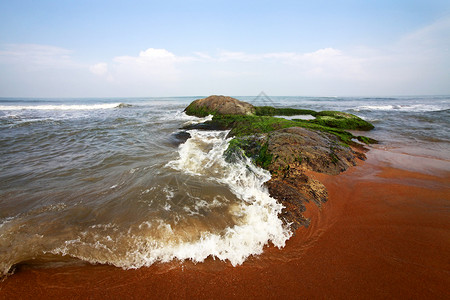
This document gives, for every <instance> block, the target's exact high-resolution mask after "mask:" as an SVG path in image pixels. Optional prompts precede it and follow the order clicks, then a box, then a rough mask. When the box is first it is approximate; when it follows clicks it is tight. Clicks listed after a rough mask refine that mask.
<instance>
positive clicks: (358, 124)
mask: <svg viewBox="0 0 450 300" xmlns="http://www.w3.org/2000/svg"><path fill="white" fill-rule="evenodd" d="M315 117H316V118H315V119H314V120H312V121H311V122H312V123H316V124H319V125H322V126H328V127H332V128H341V129H350V130H372V129H373V128H374V126H373V125H372V124H370V123H369V122H367V121H365V120H363V119H361V118H360V117H358V116H355V115H352V114H349V113H344V112H340V111H321V112H318V113H316V114H315Z"/></svg>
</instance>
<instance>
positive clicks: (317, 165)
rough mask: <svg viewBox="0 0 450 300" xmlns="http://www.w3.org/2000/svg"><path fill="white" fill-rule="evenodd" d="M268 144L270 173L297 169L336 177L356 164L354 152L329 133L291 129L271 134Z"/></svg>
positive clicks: (298, 128)
mask: <svg viewBox="0 0 450 300" xmlns="http://www.w3.org/2000/svg"><path fill="white" fill-rule="evenodd" d="M267 142H268V150H269V152H270V153H271V154H272V155H273V161H272V163H271V164H270V166H269V168H268V169H269V171H271V172H277V171H279V170H284V169H286V168H292V167H295V168H297V169H306V170H311V171H315V172H320V173H326V174H332V175H337V174H339V173H340V172H343V171H345V170H347V169H348V168H349V167H351V166H354V165H356V160H355V152H354V151H353V150H352V149H351V148H350V147H348V146H344V145H341V143H340V141H339V139H338V138H337V137H336V136H334V135H332V134H329V133H326V132H320V131H312V130H308V129H306V128H301V127H290V128H285V129H281V130H277V131H274V132H271V133H270V134H269V135H268V141H267Z"/></svg>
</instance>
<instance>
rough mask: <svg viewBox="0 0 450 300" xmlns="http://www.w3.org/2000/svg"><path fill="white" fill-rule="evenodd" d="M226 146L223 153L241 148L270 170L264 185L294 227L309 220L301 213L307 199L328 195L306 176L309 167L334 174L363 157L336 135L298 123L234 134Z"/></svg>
mask: <svg viewBox="0 0 450 300" xmlns="http://www.w3.org/2000/svg"><path fill="white" fill-rule="evenodd" d="M233 147H234V150H233ZM229 149H230V151H229V152H228V153H225V154H226V157H230V158H233V155H232V154H233V153H236V152H237V151H238V149H243V151H244V153H245V155H247V156H249V157H251V158H252V159H253V161H254V162H255V163H256V164H258V165H259V166H260V167H263V168H265V169H267V170H269V171H270V173H271V174H272V178H271V179H270V180H269V181H268V182H267V183H266V186H267V188H268V190H269V193H270V195H271V196H272V197H274V198H275V199H277V200H278V201H279V202H280V203H281V204H283V206H284V209H283V211H282V214H281V215H280V217H281V218H282V219H283V221H284V222H285V223H286V224H290V226H291V228H292V229H294V230H295V229H297V228H298V227H300V226H307V225H308V224H309V220H307V219H306V218H305V217H304V216H303V215H302V213H303V212H304V211H305V209H306V206H305V205H306V203H309V202H313V203H315V204H316V205H317V206H321V204H322V203H324V202H326V201H327V199H328V193H327V190H326V188H325V186H324V185H323V184H322V183H321V182H319V181H318V180H316V179H314V178H312V177H311V176H308V175H307V174H308V173H311V172H309V171H313V172H317V173H325V174H330V175H337V174H339V173H341V172H343V171H345V170H347V169H348V168H349V167H351V166H354V165H355V164H356V159H357V158H360V159H365V155H364V153H361V152H357V151H355V150H353V149H351V148H350V147H348V146H345V145H341V143H340V140H339V139H338V138H337V137H336V136H334V135H332V134H329V133H326V132H320V131H313V130H308V129H305V128H301V127H290V128H284V129H279V130H276V131H272V132H270V133H267V134H259V135H254V136H247V137H242V138H237V139H235V140H234V141H232V142H231V143H230V147H229ZM230 152H231V153H230Z"/></svg>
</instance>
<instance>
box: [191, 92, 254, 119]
mask: <svg viewBox="0 0 450 300" xmlns="http://www.w3.org/2000/svg"><path fill="white" fill-rule="evenodd" d="M185 112H186V114H188V115H192V116H197V117H204V116H207V115H209V114H220V115H252V114H254V113H255V107H254V106H253V105H251V104H250V103H247V102H243V101H239V100H238V99H235V98H232V97H227V96H216V95H213V96H209V97H206V98H203V99H197V100H195V101H193V102H192V103H191V104H190V105H189V106H188V107H187V108H186V109H185Z"/></svg>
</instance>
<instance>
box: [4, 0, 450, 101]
mask: <svg viewBox="0 0 450 300" xmlns="http://www.w3.org/2000/svg"><path fill="white" fill-rule="evenodd" d="M261 91H264V92H265V93H266V94H268V95H273V96H386V95H391V96H393V95H448V94H450V1H448V0H445V1H444V0H423V1H422V0H420V1H419V0H417V1H416V0H410V1H404V0H395V1H394V0H364V1H340V0H334V1H332V0H328V1H322V0H314V1H312V0H311V1H302V0H299V1H286V0H279V1H266V0H259V1H244V0H241V1H234V0H226V1H222V0H216V1H215V0H209V1H204V0H193V1H188V0H185V1H171V0H165V1H133V0H128V1H115V0H108V1H106V0H88V1H86V0H76V1H75V0H57V1H50V0H40V1H35V0H33V1H25V0H0V97H159V96H163V97H164V96H206V95H211V94H223V95H231V96H255V95H258V94H259V93H260V92H261Z"/></svg>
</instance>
